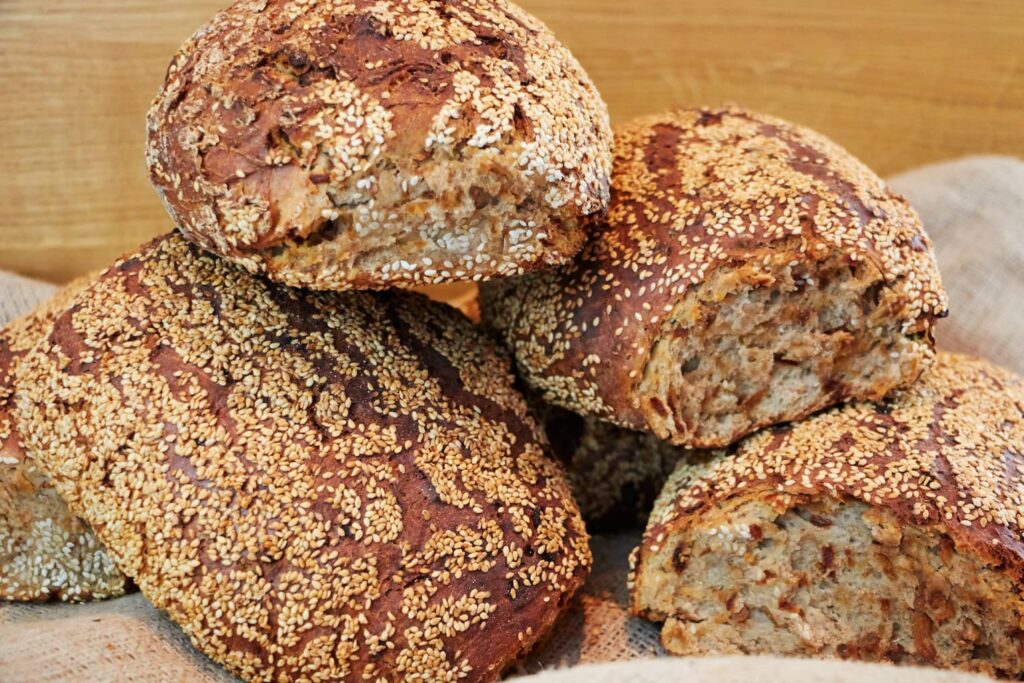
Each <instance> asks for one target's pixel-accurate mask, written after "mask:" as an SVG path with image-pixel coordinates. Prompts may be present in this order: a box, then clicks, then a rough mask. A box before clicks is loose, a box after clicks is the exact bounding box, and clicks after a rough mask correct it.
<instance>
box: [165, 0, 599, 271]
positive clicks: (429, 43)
mask: <svg viewBox="0 0 1024 683" xmlns="http://www.w3.org/2000/svg"><path fill="white" fill-rule="evenodd" d="M148 120H149V124H148V127H149V147H148V160H149V168H150V172H151V176H152V179H153V182H154V184H155V186H156V188H157V190H158V191H159V193H160V195H161V197H163V200H164V202H165V204H166V206H167V208H168V210H169V211H170V213H171V215H172V216H173V217H174V219H175V221H176V222H177V224H178V226H179V227H180V228H181V230H182V231H183V232H184V233H185V235H186V236H188V237H189V238H190V239H192V240H194V241H195V242H197V243H198V244H200V245H202V246H203V247H205V248H207V249H210V250H212V251H214V252H216V253H217V254H220V255H221V256H224V257H227V258H229V259H232V260H234V261H236V262H238V263H240V264H242V265H243V266H245V267H246V268H248V269H249V270H251V271H253V272H264V273H266V274H267V275H268V276H269V277H271V278H273V279H275V280H279V281H281V282H284V283H287V284H290V285H298V286H307V287H313V288H317V289H349V288H360V289H367V288H376V289H380V288H386V287H389V286H394V285H423V284H429V283H439V282H450V281H453V280H479V279H482V278H489V277H494V276H503V275H512V274H518V273H522V272H524V271H527V270H531V269H534V268H537V267H540V266H544V265H549V264H556V263H563V262H565V261H566V260H568V259H570V258H571V257H572V256H574V255H575V254H576V253H577V252H578V251H579V249H580V247H581V246H582V244H583V240H584V238H585V235H586V227H587V226H586V222H587V217H588V216H590V215H592V214H598V213H603V212H604V211H605V210H606V208H607V203H608V174H609V167H610V163H611V161H610V159H611V153H610V144H611V131H610V128H609V124H608V114H607V110H606V107H605V105H604V103H603V102H602V100H601V97H600V95H599V94H598V92H597V90H596V89H595V88H594V85H593V83H592V82H591V81H590V79H589V77H588V76H587V74H586V73H585V72H584V71H583V68H582V67H581V66H580V65H579V63H578V62H577V61H576V60H575V58H573V56H572V55H571V54H570V53H569V51H568V50H567V49H566V48H565V47H564V46H563V45H562V44H561V43H559V42H558V41H557V40H556V39H555V37H554V36H553V35H552V34H551V32H550V31H549V30H548V29H547V28H546V27H545V26H544V25H543V24H542V23H541V22H540V21H538V20H537V19H536V18H534V17H532V16H530V15H529V14H528V13H526V12H525V11H523V10H522V9H520V8H519V7H517V6H516V5H514V4H512V3H510V2H507V1H506V0H453V1H450V2H444V3H438V2H433V1H429V2H428V1H426V0H415V1H411V2H407V1H404V0H403V1H398V0H385V1H378V0H354V1H353V2H344V3H341V2H332V1H329V0H308V1H302V2H299V1H295V0H238V1H236V2H235V3H234V4H233V5H231V7H229V8H228V9H226V10H224V11H222V12H220V13H219V14H217V15H216V16H215V17H214V18H213V19H212V20H211V21H210V23H209V24H207V25H206V26H204V27H203V28H201V29H200V30H199V31H198V32H197V33H196V34H195V36H193V37H192V39H191V40H189V41H188V42H187V43H186V44H185V45H184V46H183V47H182V48H181V50H180V51H179V52H178V54H177V55H176V56H175V58H174V60H173V61H172V63H171V65H170V68H169V70H168V72H167V79H166V82H165V83H164V86H163V88H162V90H161V91H160V94H159V95H158V96H157V99H156V101H155V102H154V104H153V107H152V109H151V110H150V112H149V119H148Z"/></svg>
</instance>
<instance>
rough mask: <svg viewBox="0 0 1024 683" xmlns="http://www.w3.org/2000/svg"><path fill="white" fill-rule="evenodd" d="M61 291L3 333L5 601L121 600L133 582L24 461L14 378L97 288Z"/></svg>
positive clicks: (0, 497) (0, 489) (0, 411)
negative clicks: (82, 295) (86, 292)
mask: <svg viewBox="0 0 1024 683" xmlns="http://www.w3.org/2000/svg"><path fill="white" fill-rule="evenodd" d="M91 280H92V276H90V277H86V278H83V279H81V280H77V281H75V282H73V283H71V284H70V285H68V286H67V287H65V288H64V289H62V290H60V291H59V292H58V293H57V294H56V295H55V296H54V297H53V298H52V299H50V300H49V301H47V302H45V303H44V304H42V305H41V306H40V307H39V308H38V309H37V310H35V311H33V312H32V313H30V314H28V315H26V316H23V317H21V318H19V319H17V320H14V321H12V322H10V323H9V324H8V325H6V326H4V328H3V329H0V599H2V600H17V601H47V600H64V601H68V602H80V601H86V600H100V599H103V598H112V597H117V596H119V595H123V594H124V593H125V590H126V588H127V585H128V579H127V578H126V577H125V575H124V574H122V573H121V572H120V571H118V569H117V568H116V567H115V566H114V563H113V561H112V560H111V559H110V556H109V555H108V554H107V552H106V550H104V548H103V545H102V544H101V543H100V542H99V540H98V539H97V538H96V536H95V535H94V534H93V533H92V530H91V529H90V528H89V526H88V524H86V523H85V522H83V521H82V520H81V519H79V518H78V517H76V516H75V515H73V514H72V513H71V511H70V510H68V507H67V505H66V504H65V503H64V501H63V500H62V499H61V498H60V496H58V495H57V492H56V491H55V490H54V487H53V482H52V481H51V480H50V478H49V477H48V476H46V474H44V473H43V472H42V471H41V470H40V469H39V468H38V467H37V466H36V464H35V463H34V462H33V461H32V459H30V458H28V457H26V455H25V451H24V449H23V448H22V444H21V435H20V433H19V431H18V428H17V426H16V425H15V418H14V392H15V386H14V377H15V373H16V370H17V367H18V365H19V364H20V363H21V361H22V359H23V358H24V356H25V354H26V353H28V351H29V350H31V349H32V347H33V346H35V344H36V343H37V342H38V341H40V340H41V339H42V338H43V337H45V336H46V335H47V334H48V333H49V331H50V328H51V326H52V324H53V321H54V319H55V318H56V317H57V315H59V314H60V313H61V312H63V311H64V309H66V308H67V307H68V306H69V305H70V304H71V302H72V301H73V300H74V297H75V296H76V295H77V294H78V293H79V292H80V291H82V290H83V289H84V288H85V287H86V286H87V285H88V284H89V282H91Z"/></svg>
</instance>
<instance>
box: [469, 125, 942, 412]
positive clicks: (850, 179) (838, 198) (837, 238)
mask: <svg viewBox="0 0 1024 683" xmlns="http://www.w3.org/2000/svg"><path fill="white" fill-rule="evenodd" d="M773 251H775V252H782V253H790V254H792V260H793V263H794V264H795V263H799V262H805V261H810V260H815V261H817V260H823V259H824V258H826V257H828V256H829V255H830V254H833V253H839V254H841V255H843V256H844V257H845V258H846V259H847V260H848V261H849V262H850V263H854V262H857V261H867V262H870V263H872V264H874V265H875V266H876V267H877V268H878V270H879V271H880V272H881V274H882V276H883V277H884V279H885V281H886V282H887V283H888V284H889V285H890V286H891V287H892V288H893V289H894V290H895V292H896V296H894V297H893V301H894V304H893V306H894V309H895V314H896V315H897V316H898V318H899V319H901V320H902V321H903V324H904V327H905V328H906V330H907V331H908V333H909V332H926V331H928V330H929V328H930V325H931V322H932V319H933V318H934V317H937V316H941V315H943V314H944V313H945V310H946V300H945V294H944V292H943V290H942V286H941V283H940V280H939V274H938V271H937V267H936V264H935V259H934V255H933V253H932V248H931V243H930V241H929V239H928V237H927V236H926V235H925V233H924V231H923V229H922V227H921V223H920V220H919V219H918V217H917V215H916V214H915V213H914V211H913V210H912V209H911V208H910V206H909V205H908V204H907V202H906V201H905V200H904V199H903V198H902V197H901V196H899V195H897V194H895V193H894V192H892V191H891V190H890V189H889V188H888V187H887V186H886V185H885V183H884V182H883V181H882V180H881V179H879V178H878V177H877V176H876V175H875V174H874V173H872V172H871V171H870V170H869V169H868V168H866V167H865V166H864V165H863V164H861V163H860V162H859V161H857V160H856V159H855V158H854V157H852V156H851V155H850V154H849V153H848V152H846V151H845V150H843V149H842V148H840V147H839V146H838V145H836V144H835V143H833V142H831V141H830V140H828V139H827V138H825V137H823V136H821V135H819V134H817V133H814V132H812V131H810V130H808V129H806V128H802V127H799V126H796V125H793V124H789V123H786V122H784V121H781V120H778V119H775V118H771V117H768V116H763V115H761V114H755V113H751V112H747V111H743V110H740V109H735V108H725V109H688V110H678V111H672V112H668V113H664V114H659V115H655V116H648V117H644V118H640V119H637V120H635V121H633V122H631V123H628V124H626V125H624V126H622V127H619V128H617V129H616V131H615V155H614V164H613V173H612V199H611V206H610V209H609V215H608V220H607V221H606V222H605V223H603V224H601V225H599V226H597V227H596V228H595V230H594V232H593V236H592V238H591V240H590V242H588V244H587V245H586V246H585V247H584V250H583V252H582V253H581V254H580V256H579V257H578V258H577V259H576V260H575V261H573V262H571V263H569V264H567V265H565V266H562V267H559V268H556V269H551V270H547V271H539V272H536V273H531V274H528V275H526V276H524V277H521V278H517V279H515V280H512V281H508V282H494V283H487V284H486V286H485V287H484V288H483V297H482V300H481V305H482V310H483V312H484V319H485V322H488V323H489V324H490V325H492V326H494V327H495V328H497V329H498V330H499V332H500V333H501V334H502V336H503V337H504V339H505V340H506V342H507V343H508V345H509V347H510V348H511V349H512V351H513V353H514V355H515V358H516V361H517V363H518V365H519V368H520V370H521V371H522V373H523V374H524V375H525V379H526V380H527V382H528V383H529V384H530V385H532V386H535V387H537V388H539V389H541V390H542V391H543V393H544V396H545V398H546V399H548V400H549V401H551V402H553V403H556V404H558V405H562V406H565V407H567V408H570V409H573V410H576V411H579V412H583V413H587V414H593V415H597V416H600V417H603V418H605V419H607V420H610V421H613V422H616V423H617V424H620V425H622V426H625V427H629V428H633V429H647V428H648V425H647V423H646V420H645V419H644V416H643V414H642V412H641V410H640V409H639V406H638V404H637V402H636V401H635V395H634V389H635V388H636V386H637V384H638V383H639V382H640V380H641V378H642V376H643V370H644V367H645V366H646V364H647V361H648V359H649V358H650V355H651V350H652V346H653V344H654V342H655V341H656V340H657V339H658V337H659V335H660V334H661V333H662V332H663V330H664V329H665V325H666V324H667V323H668V321H669V319H670V317H671V316H670V314H671V313H672V312H673V311H674V310H675V306H676V305H677V304H678V303H679V302H681V301H682V299H683V297H684V296H685V295H686V294H687V293H688V292H690V291H692V290H693V289H694V288H696V287H698V286H700V285H701V284H702V283H704V282H705V281H706V280H707V279H709V277H710V275H711V274H712V273H713V272H714V271H715V270H716V269H718V268H721V267H724V266H727V265H729V264H742V263H746V262H748V261H749V260H751V259H759V258H766V255H767V254H769V253H772V252H773ZM669 332H670V331H669Z"/></svg>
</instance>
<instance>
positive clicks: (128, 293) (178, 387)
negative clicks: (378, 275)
mask: <svg viewBox="0 0 1024 683" xmlns="http://www.w3.org/2000/svg"><path fill="white" fill-rule="evenodd" d="M17 378H18V393H17V408H18V413H17V414H18V423H19V426H20V429H21V431H22V434H23V435H24V442H25V444H26V448H27V450H28V452H29V454H30V455H31V456H32V457H35V458H37V459H38V461H39V462H40V463H41V464H42V465H43V467H44V468H45V469H46V470H47V471H48V473H49V474H50V475H51V476H52V477H53V480H54V484H55V486H56V488H57V490H58V491H59V492H60V493H61V494H62V495H63V496H64V498H65V500H67V502H68V504H69V507H70V508H71V510H72V511H74V512H75V513H77V514H80V515H81V516H82V517H84V518H85V519H86V520H88V521H89V522H90V523H91V524H92V525H93V528H94V530H95V531H96V534H97V536H98V537H99V538H100V539H101V540H102V541H104V543H106V545H107V546H108V548H109V549H110V553H111V555H112V557H113V558H114V561H115V562H116V563H117V565H118V566H119V567H120V568H121V569H123V570H124V571H125V573H127V574H128V575H129V576H131V577H132V578H133V579H134V580H135V581H136V583H137V584H138V586H139V588H140V589H141V590H142V592H143V594H144V595H145V596H146V597H147V598H148V599H149V600H150V601H151V602H152V603H153V604H154V605H156V606H157V607H159V608H160V609H163V610H165V611H166V612H167V613H168V615H169V616H170V617H171V619H173V620H174V621H175V622H177V623H178V625H180V626H181V627H182V629H183V630H184V631H185V632H186V633H187V634H188V635H189V637H190V638H191V640H192V642H193V643H194V644H195V645H196V646H197V647H198V648H199V649H200V650H201V651H202V652H204V653H205V654H207V655H208V656H210V657H211V658H212V659H214V660H215V661H217V662H219V663H221V664H223V665H224V666H225V667H227V668H228V669H229V670H230V671H232V672H233V673H235V674H237V675H239V676H240V677H242V678H244V679H246V680H250V681H270V680H274V681H284V680H321V681H336V680H353V681H355V680H409V681H414V680H423V681H427V680H430V681H433V680H448V679H452V680H454V679H459V680H466V681H487V680H493V679H496V678H497V677H498V675H499V674H500V673H501V671H502V670H503V669H504V668H505V667H506V666H507V665H508V664H509V663H510V662H512V661H513V660H515V659H516V658H517V657H519V656H520V655H521V654H523V653H524V652H526V651H527V650H528V649H529V648H530V647H531V646H532V645H533V644H534V643H535V642H536V641H537V640H538V638H540V637H541V636H542V635H543V634H544V633H545V632H546V631H547V629H548V628H549V627H550V625H551V624H552V623H553V621H554V620H555V618H556V616H557V615H558V614H559V613H560V611H561V610H562V609H563V607H564V605H565V603H566V602H567V601H568V600H569V598H570V597H571V596H572V595H573V593H574V592H575V591H576V589H577V588H578V587H579V586H580V584H581V583H582V582H583V580H584V578H585V577H586V574H587V572H588V570H589V567H590V554H589V549H588V545H587V535H586V532H585V530H584V527H583V522H582V520H581V518H580V516H579V511H578V509H577V508H576V505H575V503H574V502H573V501H572V497H571V494H570V493H569V490H568V486H567V484H566V482H565V479H564V475H563V474H562V472H561V470H560V469H559V467H558V466H557V464H556V463H555V462H554V460H552V459H551V458H550V457H549V456H548V455H547V453H546V452H545V443H544V441H543V437H542V435H541V433H540V429H539V427H538V426H537V424H536V423H535V422H534V421H533V420H532V419H531V418H530V417H529V415H528V414H527V409H526V405H525V402H524V400H523V398H522V396H521V395H520V394H519V393H517V392H516V391H515V389H514V388H513V386H512V376H511V369H510V362H509V359H508V358H507V356H505V355H504V354H503V353H501V352H499V351H498V350H497V348H496V347H495V346H494V345H492V344H490V343H488V341H487V340H486V339H485V338H484V337H483V336H482V335H481V334H480V333H479V332H477V331H476V330H475V329H474V327H473V326H472V324H471V323H470V322H469V321H468V320H466V319H465V318H464V317H463V316H462V315H461V314H460V313H458V312H457V311H455V310H454V309H452V308H451V307H448V306H445V305H443V304H436V303H431V302H429V301H428V300H427V299H426V298H425V297H422V296H420V295H415V294H409V293H402V292H388V293H379V294H376V293H369V292H347V293H340V294H339V293H316V292H310V291H305V290H294V289H289V288H287V287H283V286H280V285H274V284H272V283H270V282H268V281H267V280H265V279H264V278H261V277H256V276H252V275H250V274H248V273H246V272H245V271H244V270H242V269H241V268H238V267H236V266H234V265H232V264H230V263H228V262H227V261H224V260H223V259H219V258H217V257H215V256H213V255H211V254H208V253H206V252H203V251H202V250H201V249H199V248H198V247H196V246H194V245H191V244H188V243H187V242H185V240H184V239H182V238H181V237H180V236H179V235H177V234H173V235H169V236H165V237H163V238H160V239H158V240H156V241H155V242H153V243H152V244H150V245H149V246H147V247H145V248H143V249H142V250H141V251H140V252H138V253H136V254H134V255H131V256H128V257H126V258H124V259H123V260H121V261H120V262H118V263H117V264H116V265H115V266H113V267H112V268H111V269H110V270H108V271H107V272H106V273H105V274H104V275H103V276H102V277H101V278H100V279H99V280H98V281H97V282H96V283H95V284H93V285H92V286H90V287H89V288H88V289H87V290H86V291H84V292H83V293H82V294H81V295H80V296H79V297H78V298H77V300H76V303H75V305H74V306H73V307H72V308H71V309H69V310H68V311H66V312H65V313H63V314H62V315H60V316H59V317H58V318H57V320H56V322H55V325H54V329H53V332H52V334H50V335H49V336H48V337H47V338H46V339H45V340H43V341H42V342H40V343H39V344H38V345H37V346H36V347H35V348H34V350H33V351H32V352H31V353H30V354H29V355H28V356H26V358H25V359H24V361H23V362H22V364H21V365H20V367H19V371H18V375H17Z"/></svg>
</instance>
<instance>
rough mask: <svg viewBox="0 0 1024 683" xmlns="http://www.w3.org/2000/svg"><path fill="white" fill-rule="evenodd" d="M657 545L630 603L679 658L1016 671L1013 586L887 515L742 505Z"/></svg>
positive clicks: (1018, 608)
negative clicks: (657, 625) (787, 658)
mask: <svg viewBox="0 0 1024 683" xmlns="http://www.w3.org/2000/svg"><path fill="white" fill-rule="evenodd" d="M794 503H795V504H794ZM655 547H656V550H655V551H654V552H653V553H651V554H649V555H648V556H647V557H645V558H644V559H643V562H642V564H641V569H640V573H639V574H638V575H637V577H636V587H637V593H636V595H635V606H636V607H637V608H638V609H639V610H641V611H643V612H646V613H647V614H648V615H649V616H650V617H651V618H653V619H655V620H665V622H666V623H665V626H664V629H663V631H662V641H663V642H664V644H665V647H666V648H667V649H668V650H670V651H671V652H673V653H676V654H680V655H708V654H768V653H770V654H778V655H801V656H808V655H810V656H828V657H842V658H850V659H865V660H890V661H895V662H907V663H922V664H930V665H936V666H940V667H954V668H968V669H972V670H976V671H982V672H985V673H988V674H990V675H998V676H999V677H1010V676H1014V677H1015V676H1018V675H1019V672H1020V671H1021V670H1022V669H1024V633H1022V631H1021V617H1020V615H1021V614H1024V603H1022V600H1021V596H1020V589H1019V588H1018V587H1017V586H1016V585H1014V582H1013V579H1012V578H1011V577H1010V576H1009V575H1008V574H1006V573H1005V572H1002V571H1000V568H999V567H998V566H994V565H991V564H988V563H986V562H985V561H982V560H981V559H979V558H978V557H977V556H976V555H974V554H972V553H967V552H962V551H960V550H958V549H957V548H956V547H955V546H954V544H953V542H952V540H950V538H949V537H948V536H946V535H945V534H944V533H943V532H942V531H941V530H940V529H937V528H934V527H923V526H916V525H901V524H900V523H899V522H898V521H897V519H896V517H895V515H894V514H893V513H892V512H890V511H888V510H884V509H879V508H874V507H871V506H868V505H866V504H864V503H862V502H859V501H855V500H845V501H840V500H837V499H834V498H826V499H823V500H820V501H815V502H801V501H799V500H795V499H793V498H792V497H783V496H779V497H778V498H776V499H774V500H767V501H765V500H750V499H746V501H745V502H740V503H733V504H731V505H727V506H724V507H720V508H717V509H715V510H712V511H711V512H708V513H705V514H703V515H702V517H701V518H700V519H699V520H698V521H697V522H696V523H693V524H691V525H689V526H688V527H687V529H686V530H685V531H684V532H681V533H672V534H667V537H665V538H664V539H663V542H662V543H660V544H659V545H657V546H655ZM648 548H649V549H650V546H648Z"/></svg>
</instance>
